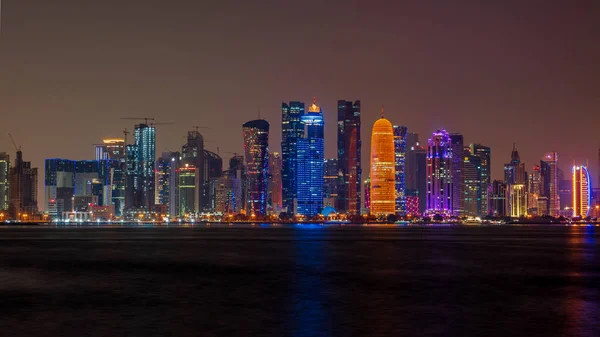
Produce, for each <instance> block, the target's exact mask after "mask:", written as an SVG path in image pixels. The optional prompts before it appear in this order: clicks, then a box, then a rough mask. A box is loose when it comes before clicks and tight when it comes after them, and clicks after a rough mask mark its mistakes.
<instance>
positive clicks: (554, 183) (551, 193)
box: [540, 152, 560, 217]
mask: <svg viewBox="0 0 600 337" xmlns="http://www.w3.org/2000/svg"><path fill="white" fill-rule="evenodd" d="M540 167H541V171H542V184H543V187H544V195H545V196H546V197H548V212H549V213H550V215H551V216H554V217H556V216H559V213H560V200H559V197H558V182H559V179H558V154H557V153H556V152H550V153H546V155H544V158H543V159H542V160H541V162H540Z"/></svg>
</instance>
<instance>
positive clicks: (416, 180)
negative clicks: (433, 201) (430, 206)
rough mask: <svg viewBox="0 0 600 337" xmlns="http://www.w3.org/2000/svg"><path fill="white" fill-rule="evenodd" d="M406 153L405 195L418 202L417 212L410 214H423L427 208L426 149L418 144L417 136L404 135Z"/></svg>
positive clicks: (413, 134) (411, 134)
mask: <svg viewBox="0 0 600 337" xmlns="http://www.w3.org/2000/svg"><path fill="white" fill-rule="evenodd" d="M406 153H407V154H406V175H405V177H406V194H407V195H409V196H411V197H413V198H414V197H417V200H418V201H417V203H418V204H417V209H418V211H417V212H416V213H411V214H412V215H416V214H423V212H425V208H426V206H427V149H426V148H425V147H423V146H421V144H420V143H419V135H418V134H416V133H408V134H407V135H406ZM413 204H414V201H413Z"/></svg>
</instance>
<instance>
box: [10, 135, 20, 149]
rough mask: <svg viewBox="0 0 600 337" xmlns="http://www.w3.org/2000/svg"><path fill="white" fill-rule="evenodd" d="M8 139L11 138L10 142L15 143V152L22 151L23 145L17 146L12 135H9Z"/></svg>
mask: <svg viewBox="0 0 600 337" xmlns="http://www.w3.org/2000/svg"><path fill="white" fill-rule="evenodd" d="M8 137H10V141H11V142H12V143H13V146H14V147H15V150H17V152H19V151H21V145H19V146H17V143H15V140H14V139H13V137H12V135H11V134H10V133H9V134H8Z"/></svg>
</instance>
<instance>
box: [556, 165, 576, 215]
mask: <svg viewBox="0 0 600 337" xmlns="http://www.w3.org/2000/svg"><path fill="white" fill-rule="evenodd" d="M572 177H573V173H571V176H570V177H569V178H570V179H560V180H559V181H558V199H559V200H560V205H561V207H560V208H561V211H567V213H568V211H572V210H573V202H574V200H573V197H574V195H573V192H574V191H573V180H572Z"/></svg>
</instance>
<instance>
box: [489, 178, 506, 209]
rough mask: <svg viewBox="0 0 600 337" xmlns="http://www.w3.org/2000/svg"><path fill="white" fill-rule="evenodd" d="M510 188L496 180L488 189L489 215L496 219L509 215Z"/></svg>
mask: <svg viewBox="0 0 600 337" xmlns="http://www.w3.org/2000/svg"><path fill="white" fill-rule="evenodd" d="M507 195H508V188H507V185H506V183H505V182H503V181H498V180H494V181H493V182H492V184H491V185H490V187H489V189H488V214H489V215H491V216H496V217H504V216H507V215H508V201H507Z"/></svg>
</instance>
